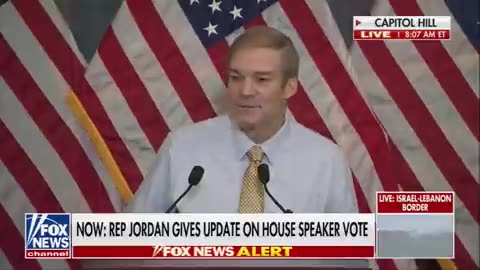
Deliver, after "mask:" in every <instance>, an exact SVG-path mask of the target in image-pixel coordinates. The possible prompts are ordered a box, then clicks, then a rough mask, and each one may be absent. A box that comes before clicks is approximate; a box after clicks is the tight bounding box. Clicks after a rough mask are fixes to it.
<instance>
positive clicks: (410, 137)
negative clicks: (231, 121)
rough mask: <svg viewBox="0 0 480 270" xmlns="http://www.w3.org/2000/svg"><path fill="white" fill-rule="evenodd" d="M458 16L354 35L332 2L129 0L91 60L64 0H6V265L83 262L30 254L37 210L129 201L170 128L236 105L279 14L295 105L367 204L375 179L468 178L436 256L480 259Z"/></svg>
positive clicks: (403, 6) (415, 6)
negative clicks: (229, 93) (225, 99)
mask: <svg viewBox="0 0 480 270" xmlns="http://www.w3.org/2000/svg"><path fill="white" fill-rule="evenodd" d="M451 8H452V4H449V1H446V2H443V1H437V0H422V1H418V2H416V1H411V0H404V1H395V0H391V1H378V3H376V4H375V6H374V8H373V9H372V11H371V14H372V15H412V16H421V15H429V16H435V15H439V16H440V15H447V16H452V15H453V13H452V12H451ZM456 18H457V17H454V16H452V39H451V40H450V41H433V42H420V41H418V42H407V41H402V42H395V41H386V42H384V41H368V42H367V41H362V42H354V43H353V45H352V46H351V47H347V46H346V45H345V42H344V40H343V38H342V37H341V35H340V32H339V30H338V27H337V25H336V21H335V19H334V18H333V16H332V12H331V10H330V8H329V5H328V3H327V1H324V0H295V1H292V0H290V1H289V0H281V1H272V0H243V1H231V0H180V1H178V2H177V1H166V0H158V1H136V2H133V1H125V2H123V4H122V6H121V7H120V9H119V10H118V12H117V14H116V17H115V19H114V21H113V23H112V24H111V25H110V26H109V28H108V29H107V31H106V33H105V35H104V37H103V39H102V42H101V43H100V46H99V48H98V50H97V52H96V54H95V56H94V57H93V59H92V60H91V61H90V62H89V63H88V64H87V63H86V61H85V60H84V58H83V56H82V55H81V54H80V53H79V50H78V48H77V46H76V43H75V41H74V39H73V36H72V33H71V32H70V29H69V27H68V25H67V24H66V23H65V21H64V20H63V18H62V16H61V14H60V12H59V11H58V9H57V7H56V5H55V3H54V2H53V1H47V0H45V1H26V0H23V1H21V0H19V1H9V2H7V3H5V4H3V5H2V6H1V8H0V29H1V36H0V76H1V80H0V120H1V122H0V157H1V162H0V203H1V206H0V226H1V227H0V235H1V237H0V248H1V250H0V268H2V269H3V268H6V269H10V268H14V269H52V268H56V269H66V268H71V269H75V268H78V267H80V266H79V265H78V263H77V262H74V261H64V260H54V261H48V260H38V261H36V260H24V259H23V245H24V242H23V241H24V240H23V239H24V238H23V237H24V235H23V234H24V223H23V222H24V221H23V213H25V212H64V211H65V212H117V211H121V209H122V206H123V204H124V203H126V202H127V201H128V200H129V199H131V197H132V196H133V193H134V192H135V191H136V189H137V188H138V186H139V185H140V184H141V182H142V180H143V179H144V177H145V176H146V175H147V174H148V172H149V170H150V167H151V164H152V162H153V160H154V159H155V155H156V153H157V150H158V149H159V148H160V146H161V145H162V142H163V140H164V138H165V137H166V135H167V134H168V132H169V131H171V130H174V129H176V128H178V127H180V126H183V125H187V124H191V123H194V122H198V121H201V120H205V119H208V118H211V117H214V116H216V115H218V114H221V113H223V109H222V106H221V102H220V99H219V97H220V93H221V92H222V91H224V88H225V83H224V73H223V71H224V64H225V62H224V60H225V58H224V57H225V55H226V53H227V51H228V48H229V45H230V44H231V42H232V41H233V39H234V38H235V37H236V36H238V35H239V34H240V33H241V32H242V31H244V30H245V29H248V28H249V27H252V26H254V25H268V26H271V27H274V28H276V29H279V30H281V31H283V32H284V33H286V34H287V35H289V36H290V37H291V38H292V39H293V41H294V44H295V46H296V48H297V50H298V52H299V54H300V57H301V67H300V77H299V91H298V92H297V94H296V95H295V96H294V97H293V98H292V99H291V100H290V102H289V113H291V114H292V115H293V116H294V117H295V118H296V119H297V121H299V122H301V123H302V124H304V125H306V126H307V127H309V128H311V129H313V130H316V131H317V132H319V133H321V134H323V135H324V136H326V137H328V138H330V139H332V140H333V141H335V142H336V143H337V144H338V145H340V146H341V147H342V149H343V150H344V151H345V153H346V154H347V157H348V159H349V162H350V166H351V169H352V172H353V175H354V184H355V189H356V194H357V198H358V205H359V209H360V210H361V212H372V211H375V192H376V191H381V190H388V191H394V190H432V191H437V190H453V191H454V192H456V194H457V200H456V202H455V206H456V209H455V211H456V226H455V230H456V238H455V253H456V254H455V259H453V260H452V261H449V260H438V261H437V262H436V264H437V266H438V267H441V268H442V269H455V268H458V269H477V268H478V267H479V259H478V254H479V248H478V245H479V233H478V221H479V208H478V203H479V201H478V188H479V184H478V181H479V180H478V178H479V167H478V166H479V165H478V159H479V151H478V141H479V126H478V125H479V98H478V96H479V90H478V51H477V49H476V48H475V45H474V43H472V42H474V40H472V39H469V37H471V35H469V34H470V33H469V32H466V31H465V30H464V29H462V28H461V27H460V26H461V24H460V23H458V22H457V21H456ZM467 34H468V35H467ZM477 45H478V43H477ZM372 266H374V267H375V268H376V267H378V268H380V269H416V268H417V266H419V262H418V261H417V262H415V261H412V260H376V261H373V262H372Z"/></svg>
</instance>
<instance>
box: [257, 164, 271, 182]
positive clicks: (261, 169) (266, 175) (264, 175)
mask: <svg viewBox="0 0 480 270" xmlns="http://www.w3.org/2000/svg"><path fill="white" fill-rule="evenodd" d="M257 172H258V178H259V179H260V182H262V184H267V183H268V181H270V171H269V169H268V165H267V164H265V163H264V164H260V166H258V168H257Z"/></svg>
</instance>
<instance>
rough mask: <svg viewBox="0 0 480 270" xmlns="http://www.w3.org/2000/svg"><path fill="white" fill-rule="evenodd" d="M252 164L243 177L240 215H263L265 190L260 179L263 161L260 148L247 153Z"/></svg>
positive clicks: (256, 147)
mask: <svg viewBox="0 0 480 270" xmlns="http://www.w3.org/2000/svg"><path fill="white" fill-rule="evenodd" d="M247 156H248V159H249V160H250V164H249V165H248V168H247V170H246V171H245V175H244V176H243V183H242V191H241V194H240V207H239V212H240V213H263V207H264V198H263V197H264V188H263V185H262V183H260V180H259V179H258V172H257V168H258V166H259V165H260V164H261V162H262V159H263V150H262V148H261V147H260V146H257V145H255V146H253V147H252V148H250V150H249V151H248V153H247Z"/></svg>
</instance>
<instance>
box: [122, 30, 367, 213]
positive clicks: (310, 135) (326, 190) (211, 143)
mask: <svg viewBox="0 0 480 270" xmlns="http://www.w3.org/2000/svg"><path fill="white" fill-rule="evenodd" d="M227 63H228V70H227V72H228V83H227V89H226V90H225V92H224V94H225V95H224V101H225V104H226V108H227V113H226V114H225V115H220V116H218V117H215V118H212V119H209V120H206V121H202V122H199V123H196V124H193V125H191V126H186V127H183V128H180V129H178V130H175V131H174V132H172V133H171V134H169V136H168V138H167V140H166V142H165V143H164V144H163V146H162V148H161V149H160V151H159V154H158V159H157V160H156V161H155V164H154V165H153V166H152V170H151V173H150V174H149V175H148V177H147V178H146V180H145V181H144V182H143V183H142V185H141V186H140V188H139V190H138V191H137V193H136V194H135V197H134V200H133V202H132V203H131V205H130V206H129V208H128V211H132V212H157V213H163V212H165V211H166V210H167V209H168V208H169V206H172V204H174V202H175V201H176V199H177V198H179V196H180V195H181V194H182V193H185V190H186V189H187V188H188V187H189V186H190V189H188V192H187V194H186V195H185V196H184V197H182V199H181V200H180V201H179V202H178V204H174V206H175V207H174V209H175V210H176V211H177V212H181V213H275V212H282V211H284V212H299V213H341V212H344V213H353V212H357V211H358V210H357V205H356V198H355V192H354V189H353V182H352V178H351V172H350V170H349V167H348V165H347V162H346V160H345V158H344V156H343V154H342V152H341V150H340V148H339V147H338V146H337V145H335V144H334V143H333V142H331V141H330V140H328V139H326V138H324V137H323V136H321V135H320V134H318V133H316V132H314V131H312V130H310V129H308V128H306V127H304V126H303V125H301V124H300V123H298V122H296V121H295V119H294V118H293V117H292V116H291V115H290V114H289V113H288V110H287V104H288V100H289V98H290V97H292V96H293V95H294V94H295V93H296V91H297V83H298V79H297V77H298V71H299V56H298V53H297V51H296V50H295V48H294V46H293V43H292V41H291V40H290V38H289V37H287V36H286V35H284V34H283V33H281V32H280V31H278V30H275V29H273V28H269V27H265V26H260V27H253V28H250V29H249V30H247V31H245V32H244V33H243V34H242V35H240V36H239V37H238V38H237V39H236V40H235V41H234V43H233V44H232V46H231V49H230V52H229V55H228V62H227ZM260 165H262V166H261V170H259V166H260ZM193 168H195V169H193ZM267 182H268V183H267ZM266 188H267V189H266ZM266 191H267V192H266ZM268 191H269V193H270V194H271V196H272V197H270V195H269V194H268ZM267 195H268V196H267ZM275 200H277V201H278V202H277V203H275ZM171 208H173V206H172V207H171ZM283 208H285V209H283ZM286 209H288V211H287V210H286Z"/></svg>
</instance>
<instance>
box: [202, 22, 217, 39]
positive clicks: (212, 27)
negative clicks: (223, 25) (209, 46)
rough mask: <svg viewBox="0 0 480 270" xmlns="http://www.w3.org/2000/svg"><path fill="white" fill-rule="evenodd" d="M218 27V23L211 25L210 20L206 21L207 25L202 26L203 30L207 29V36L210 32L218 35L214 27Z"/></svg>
mask: <svg viewBox="0 0 480 270" xmlns="http://www.w3.org/2000/svg"><path fill="white" fill-rule="evenodd" d="M217 27H218V24H214V25H212V23H211V22H209V23H208V26H207V27H205V28H203V29H204V30H205V31H208V36H210V35H211V34H215V35H218V33H217V30H216V28H217Z"/></svg>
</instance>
